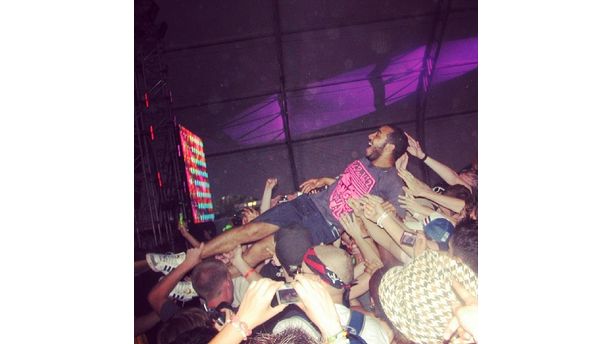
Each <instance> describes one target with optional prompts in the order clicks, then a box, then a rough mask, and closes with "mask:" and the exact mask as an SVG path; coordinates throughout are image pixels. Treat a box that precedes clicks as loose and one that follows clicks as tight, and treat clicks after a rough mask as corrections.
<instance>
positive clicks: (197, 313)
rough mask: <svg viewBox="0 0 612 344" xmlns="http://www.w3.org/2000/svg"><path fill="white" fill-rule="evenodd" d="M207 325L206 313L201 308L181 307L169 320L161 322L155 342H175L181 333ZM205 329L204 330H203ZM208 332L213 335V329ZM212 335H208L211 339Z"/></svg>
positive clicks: (162, 343)
mask: <svg viewBox="0 0 612 344" xmlns="http://www.w3.org/2000/svg"><path fill="white" fill-rule="evenodd" d="M207 325H208V315H207V314H206V312H205V311H204V310H203V309H201V308H194V307H191V308H183V309H181V310H180V311H178V312H177V313H176V314H175V315H174V316H173V317H172V318H170V320H168V321H166V322H164V323H162V326H161V327H160V329H159V331H158V332H157V344H170V343H175V342H176V339H177V338H178V337H179V336H181V334H183V333H186V332H190V331H192V330H194V329H196V328H205V327H206V326H207ZM205 331H206V330H205ZM212 331H213V332H211V333H210V334H212V337H214V335H215V334H214V332H216V331H214V330H212ZM212 337H210V338H211V339H212ZM209 340H210V339H209Z"/></svg>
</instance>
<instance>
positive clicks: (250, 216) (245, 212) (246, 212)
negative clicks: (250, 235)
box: [242, 207, 259, 225]
mask: <svg viewBox="0 0 612 344" xmlns="http://www.w3.org/2000/svg"><path fill="white" fill-rule="evenodd" d="M257 216H259V211H257V210H255V209H253V208H250V207H247V208H244V209H242V224H243V225H246V224H247V223H249V222H251V221H253V220H254V219H255V218H256V217H257Z"/></svg>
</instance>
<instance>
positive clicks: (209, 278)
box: [191, 258, 229, 301]
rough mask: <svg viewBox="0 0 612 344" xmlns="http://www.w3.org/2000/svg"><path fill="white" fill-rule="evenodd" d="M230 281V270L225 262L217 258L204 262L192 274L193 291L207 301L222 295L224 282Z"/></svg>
mask: <svg viewBox="0 0 612 344" xmlns="http://www.w3.org/2000/svg"><path fill="white" fill-rule="evenodd" d="M228 279H229V270H228V269H227V267H226V266H225V264H223V262H221V261H220V260H218V259H215V258H208V259H205V260H203V261H202V262H201V263H200V264H198V265H196V267H195V268H193V271H192V272H191V282H192V284H193V289H195V291H196V293H198V295H199V296H200V297H202V298H204V299H206V300H207V301H208V300H210V299H212V298H214V297H215V296H218V295H219V294H220V293H221V291H222V289H221V287H222V286H223V282H225V281H226V280H228Z"/></svg>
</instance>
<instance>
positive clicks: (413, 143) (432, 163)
mask: <svg viewBox="0 0 612 344" xmlns="http://www.w3.org/2000/svg"><path fill="white" fill-rule="evenodd" d="M406 137H407V138H408V149H407V151H408V153H409V154H410V155H412V156H414V157H416V158H417V159H419V160H421V161H423V162H424V163H425V165H427V166H429V168H431V169H432V170H433V171H434V172H436V173H437V174H438V175H439V176H440V178H442V179H443V180H444V181H445V182H446V183H447V184H448V185H457V184H461V185H463V186H465V187H466V188H468V189H469V190H470V191H472V187H471V186H469V185H468V184H467V183H466V182H464V181H463V180H461V178H459V174H458V173H457V172H455V171H454V170H453V169H452V168H450V167H448V166H446V165H444V164H443V163H441V162H439V161H437V160H435V159H434V158H432V157H430V156H428V155H427V154H425V152H423V149H421V145H420V144H419V141H417V140H415V139H413V138H412V137H411V136H410V135H408V134H406Z"/></svg>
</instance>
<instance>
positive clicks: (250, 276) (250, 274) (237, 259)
mask: <svg viewBox="0 0 612 344" xmlns="http://www.w3.org/2000/svg"><path fill="white" fill-rule="evenodd" d="M232 264H233V265H234V266H235V267H236V269H237V270H238V271H240V274H241V275H242V276H244V278H246V279H247V281H249V282H253V281H257V280H258V279H260V278H261V275H260V274H259V273H258V272H257V271H256V270H255V268H253V267H251V266H250V265H249V264H247V262H245V261H244V259H243V258H242V246H241V245H238V246H236V248H235V249H234V255H233V257H232Z"/></svg>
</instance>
